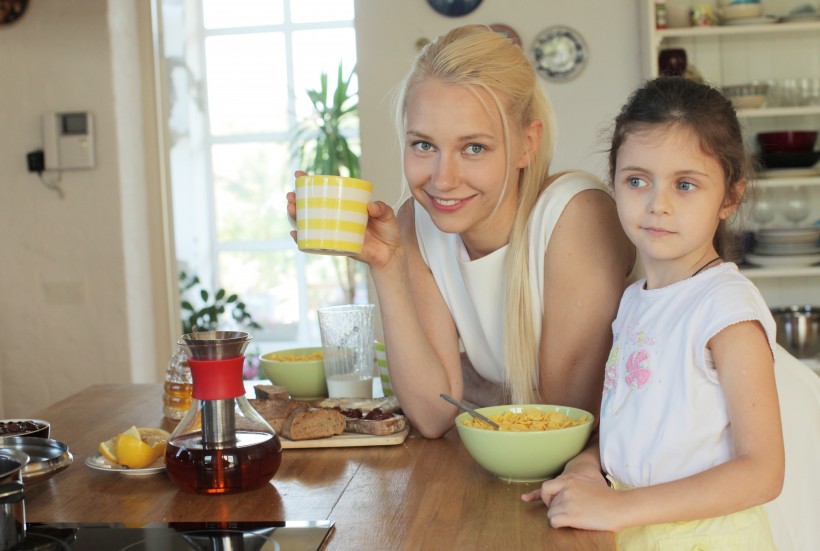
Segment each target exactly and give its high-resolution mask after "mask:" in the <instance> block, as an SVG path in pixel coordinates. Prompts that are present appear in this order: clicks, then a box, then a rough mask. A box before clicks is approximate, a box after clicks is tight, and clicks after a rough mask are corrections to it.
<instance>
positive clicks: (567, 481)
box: [521, 472, 621, 530]
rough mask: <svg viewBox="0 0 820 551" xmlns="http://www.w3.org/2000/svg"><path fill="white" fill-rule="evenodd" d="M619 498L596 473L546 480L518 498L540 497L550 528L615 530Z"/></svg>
mask: <svg viewBox="0 0 820 551" xmlns="http://www.w3.org/2000/svg"><path fill="white" fill-rule="evenodd" d="M619 497H620V496H619V492H618V490H613V489H612V488H610V487H609V486H608V485H607V483H606V481H605V480H604V478H603V477H602V476H601V475H600V474H597V473H596V475H595V476H589V475H588V474H582V473H578V472H571V473H568V474H562V475H561V476H559V477H557V478H554V479H552V480H547V481H546V482H544V483H543V484H542V485H541V489H540V490H535V491H533V492H530V493H527V494H524V495H522V496H521V499H522V500H524V501H535V500H537V499H538V498H541V499H542V500H543V501H544V503H545V504H546V505H547V507H548V508H549V511H548V512H547V516H548V517H549V520H550V526H552V527H553V528H563V527H572V528H581V529H584V530H618V529H620V528H621V526H620V525H619V523H618V515H617V512H618V510H619V505H618V504H619Z"/></svg>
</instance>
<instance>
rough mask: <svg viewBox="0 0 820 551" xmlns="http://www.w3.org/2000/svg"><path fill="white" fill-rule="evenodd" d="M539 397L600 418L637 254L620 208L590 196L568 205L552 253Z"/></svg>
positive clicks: (595, 194) (606, 197) (551, 244)
mask: <svg viewBox="0 0 820 551" xmlns="http://www.w3.org/2000/svg"><path fill="white" fill-rule="evenodd" d="M545 262H546V266H545V270H544V295H545V297H544V323H543V327H542V329H541V331H542V334H541V350H540V365H541V367H540V374H539V392H540V394H541V398H542V400H543V401H544V403H547V404H561V405H568V406H574V407H579V408H582V409H585V410H587V411H589V412H590V413H592V414H593V415H595V417H596V418H597V417H598V409H599V407H600V403H601V391H602V388H603V386H602V385H603V381H604V366H605V364H606V359H607V356H608V355H609V350H610V347H611V346H612V320H614V319H615V315H616V314H617V313H618V304H619V302H620V300H621V295H622V294H623V291H624V287H625V286H626V278H627V275H628V274H629V272H630V270H631V269H632V265H633V264H634V262H635V249H634V247H633V246H632V244H631V243H630V242H629V240H628V239H627V238H626V235H625V234H624V232H623V230H622V229H621V224H620V222H619V221H618V215H617V212H616V210H615V202H614V201H613V200H612V198H611V197H610V196H609V195H607V194H606V193H604V192H602V191H599V190H587V191H583V192H581V193H579V194H578V195H576V196H575V197H574V198H573V199H572V200H571V201H570V202H569V204H567V206H566V208H565V209H564V212H563V213H562V214H561V216H560V218H559V219H558V223H557V224H556V226H555V229H554V230H553V233H552V236H551V238H550V242H549V246H548V247H547V254H546V259H545Z"/></svg>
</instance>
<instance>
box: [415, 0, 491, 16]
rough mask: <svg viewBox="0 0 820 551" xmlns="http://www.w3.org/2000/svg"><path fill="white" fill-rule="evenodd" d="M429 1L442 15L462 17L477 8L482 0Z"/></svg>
mask: <svg viewBox="0 0 820 551" xmlns="http://www.w3.org/2000/svg"><path fill="white" fill-rule="evenodd" d="M427 3H428V4H430V7H431V8H433V9H434V10H436V11H437V12H438V13H440V14H441V15H446V16H448V17H460V16H462V15H467V14H468V13H470V12H472V11H473V10H475V9H476V8H477V7H478V5H479V4H481V0H427Z"/></svg>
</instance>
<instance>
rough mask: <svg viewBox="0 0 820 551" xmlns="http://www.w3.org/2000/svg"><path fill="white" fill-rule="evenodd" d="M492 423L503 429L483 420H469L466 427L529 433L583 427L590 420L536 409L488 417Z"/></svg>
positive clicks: (584, 416) (585, 416) (506, 412)
mask: <svg viewBox="0 0 820 551" xmlns="http://www.w3.org/2000/svg"><path fill="white" fill-rule="evenodd" d="M488 417H489V419H490V420H491V421H495V422H496V423H497V424H498V425H499V426H500V427H501V428H500V429H495V428H494V427H493V426H492V425H490V424H489V423H486V422H484V421H482V420H481V419H473V418H468V419H467V420H466V421H464V425H465V426H468V427H473V428H477V429H486V430H499V431H507V432H527V431H543V430H555V429H563V428H567V427H576V426H578V425H583V424H584V423H586V422H587V421H588V420H589V418H588V416H587V415H583V416H582V417H580V418H579V419H573V418H572V417H569V416H567V415H564V414H563V413H561V412H560V411H541V410H539V409H536V408H526V409H524V410H523V411H521V413H513V412H512V411H505V412H504V413H502V414H495V415H489V416H488Z"/></svg>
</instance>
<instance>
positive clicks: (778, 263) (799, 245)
mask: <svg viewBox="0 0 820 551" xmlns="http://www.w3.org/2000/svg"><path fill="white" fill-rule="evenodd" d="M746 262H748V263H749V264H752V265H754V266H763V267H767V268H785V267H800V266H813V265H814V264H818V263H820V226H809V227H794V228H761V229H759V230H758V231H757V233H756V234H755V242H754V246H753V248H752V252H750V253H747V254H746Z"/></svg>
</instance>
